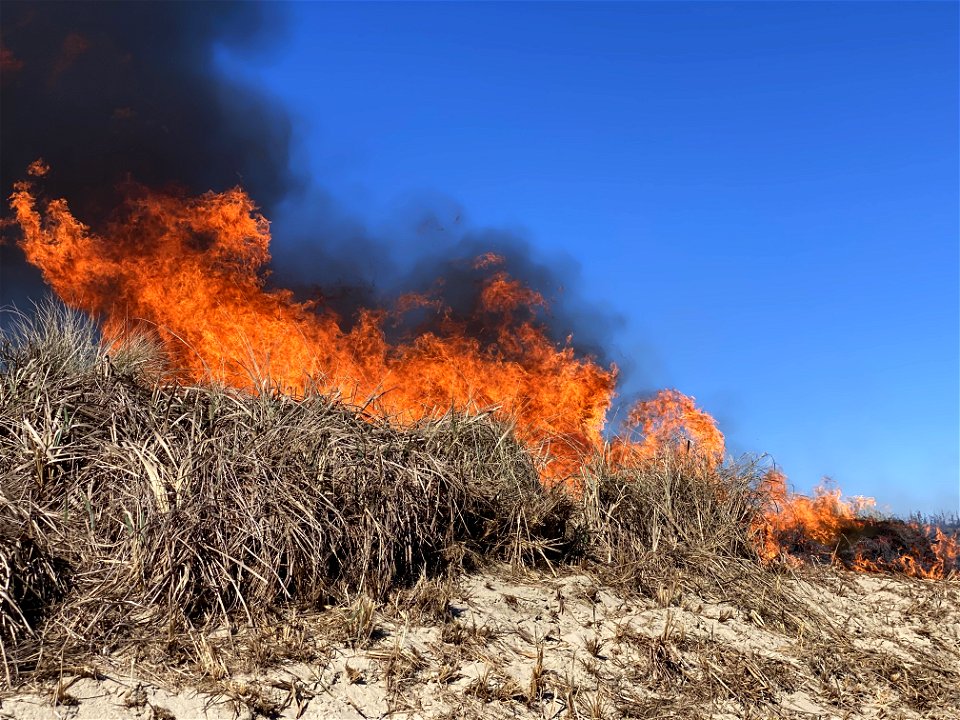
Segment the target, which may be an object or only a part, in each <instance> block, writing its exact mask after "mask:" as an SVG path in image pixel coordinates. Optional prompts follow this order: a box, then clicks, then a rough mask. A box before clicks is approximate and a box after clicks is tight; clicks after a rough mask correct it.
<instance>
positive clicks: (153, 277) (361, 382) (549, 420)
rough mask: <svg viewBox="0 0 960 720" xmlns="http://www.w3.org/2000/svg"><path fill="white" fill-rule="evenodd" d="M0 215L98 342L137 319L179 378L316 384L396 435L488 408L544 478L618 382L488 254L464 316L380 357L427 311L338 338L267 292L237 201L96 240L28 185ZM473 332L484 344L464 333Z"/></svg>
mask: <svg viewBox="0 0 960 720" xmlns="http://www.w3.org/2000/svg"><path fill="white" fill-rule="evenodd" d="M11 202H12V207H13V209H14V211H15V214H16V218H17V221H18V223H19V224H20V226H21V228H22V230H23V240H22V243H21V245H22V248H23V250H24V252H25V254H26V256H27V258H28V260H29V261H30V262H32V263H33V264H35V265H37V266H38V267H39V268H40V269H41V270H42V271H43V275H44V279H45V280H46V281H47V283H48V284H49V285H50V286H51V287H52V288H53V289H54V290H55V291H56V292H57V293H58V294H59V295H60V297H61V298H62V299H63V300H64V301H65V302H67V303H68V304H70V305H73V306H76V307H80V308H83V309H85V310H87V311H89V312H92V313H94V314H97V315H99V316H100V317H101V318H103V320H104V327H105V331H106V332H107V333H111V334H122V333H124V332H126V331H127V330H128V329H129V327H130V324H131V323H141V324H142V323H143V322H144V321H146V322H147V323H149V325H150V326H151V327H152V328H153V329H154V332H155V333H156V334H157V335H158V336H159V337H160V339H161V340H162V341H163V344H164V346H165V347H166V349H167V351H168V353H169V354H170V356H171V359H172V360H173V364H174V365H175V367H177V368H179V369H180V370H181V372H182V373H183V375H184V377H185V378H187V379H191V380H198V379H201V378H204V377H209V376H210V375H212V376H213V377H214V378H217V379H219V380H222V381H224V382H225V383H227V384H230V385H233V386H236V387H241V388H251V387H254V386H256V384H257V382H258V379H259V378H261V377H267V376H269V377H270V378H271V380H272V381H274V382H276V383H278V384H279V385H281V386H282V387H283V388H284V389H286V390H289V391H292V392H301V391H303V390H304V389H305V388H306V387H307V385H308V384H310V383H316V384H317V385H318V386H319V389H321V390H322V391H324V392H332V393H338V394H339V395H340V396H341V397H343V398H344V399H345V400H346V401H348V402H353V403H372V404H373V405H374V406H375V407H376V408H377V409H379V410H380V411H381V412H383V413H385V414H387V415H390V416H393V417H395V418H397V419H398V420H399V421H401V422H402V421H409V420H413V419H416V418H419V417H422V416H425V415H429V414H430V413H432V412H435V411H437V410H441V411H442V410H444V409H447V408H450V407H451V406H453V407H457V408H461V409H466V408H470V407H490V406H496V407H498V408H499V412H500V413H501V414H502V415H503V416H505V417H508V418H511V419H512V420H514V421H515V423H516V427H517V433H518V435H519V436H520V438H521V439H522V440H524V441H525V442H527V443H528V444H529V445H530V446H531V447H532V448H534V449H535V450H537V451H545V452H546V454H547V455H548V456H549V458H550V463H549V465H548V466H547V468H546V470H545V477H547V478H550V479H558V478H567V477H569V476H571V475H572V474H573V473H575V472H576V470H577V469H578V468H579V467H580V466H581V463H582V460H583V457H584V456H585V455H587V454H589V453H591V452H593V451H594V450H595V449H597V448H598V447H599V446H600V445H601V444H602V435H601V433H602V430H603V423H604V419H605V416H606V414H607V411H608V409H609V407H610V404H611V399H612V397H613V394H614V387H615V381H616V368H615V367H610V368H604V367H601V366H600V365H598V364H597V363H596V362H594V361H593V360H591V359H589V358H579V357H577V356H576V354H575V352H574V350H573V348H571V347H556V346H555V345H554V343H553V342H551V341H550V339H549V338H548V337H547V335H546V333H545V331H544V328H543V327H542V326H541V325H540V324H538V322H537V321H536V314H535V312H534V309H535V308H536V307H537V306H539V305H543V304H544V300H543V298H542V297H541V296H540V295H539V294H538V293H536V292H534V291H532V290H530V289H529V288H527V287H525V286H523V285H522V284H521V283H519V282H518V281H516V280H515V279H513V278H511V277H510V276H509V275H508V274H507V273H506V272H505V271H503V270H499V269H497V267H498V266H499V265H500V264H501V260H500V258H498V257H496V256H494V255H486V256H483V257H482V258H480V259H479V260H478V261H477V265H478V267H482V268H489V269H490V275H489V276H488V277H487V278H486V280H485V281H484V282H483V286H482V288H481V289H480V292H479V293H478V297H477V301H476V306H475V307H474V308H473V314H472V316H471V317H469V318H457V317H454V316H453V315H452V314H451V313H449V311H448V310H449V309H448V308H442V307H436V308H435V309H436V310H437V311H438V320H437V322H436V323H435V324H434V326H433V327H432V328H431V329H430V330H428V331H423V332H420V333H418V334H416V335H415V336H414V337H412V338H410V339H408V340H407V341H405V342H400V343H396V344H392V343H390V342H388V340H387V338H386V335H385V332H384V324H385V322H386V321H387V320H388V319H389V318H390V315H391V312H395V313H401V312H403V311H405V310H408V309H410V308H413V307H418V306H424V305H428V306H429V305H431V304H432V303H434V301H433V300H432V299H431V298H427V297H422V296H407V297H405V298H403V301H402V302H401V303H399V304H398V309H397V310H394V311H391V312H387V311H383V310H364V311H362V312H361V313H360V314H359V317H358V319H357V321H356V322H355V323H354V325H353V326H352V328H350V329H349V330H347V329H344V325H343V323H342V322H341V318H340V317H338V316H337V315H336V314H335V313H333V312H331V311H329V310H325V309H322V308H317V307H315V306H313V305H311V304H308V303H299V302H296V301H294V299H293V297H292V295H291V293H289V292H288V291H285V290H267V289H265V287H264V277H265V273H264V268H265V266H266V264H267V263H268V262H269V259H270V253H269V243H270V231H269V223H268V222H267V220H266V219H265V218H264V217H263V216H262V215H260V214H259V213H257V212H256V208H255V206H254V204H253V202H252V201H251V200H250V198H249V197H248V196H247V195H246V194H245V193H244V192H243V191H242V190H240V189H239V188H236V189H234V190H230V191H228V192H225V193H207V194H205V195H202V196H200V197H197V198H191V199H182V198H177V197H172V196H170V195H165V194H161V193H156V192H151V191H148V190H144V189H141V190H139V191H138V192H137V193H136V195H135V196H134V197H132V198H131V199H130V201H129V203H128V207H127V208H126V212H124V214H123V215H122V217H121V218H120V219H118V220H116V221H114V222H113V223H112V224H111V225H110V226H109V227H108V228H107V230H106V232H105V233H103V234H102V235H101V234H97V233H95V232H93V231H92V230H91V229H90V228H89V227H87V226H86V225H84V224H83V223H82V222H80V221H79V220H77V219H76V218H75V217H74V216H73V215H72V213H71V212H70V209H69V207H68V206H67V203H66V201H65V200H62V199H61V200H53V201H51V202H49V203H47V204H46V207H45V208H44V210H43V212H42V213H41V212H40V210H38V209H37V202H36V199H35V197H34V195H33V193H32V190H31V187H30V186H29V185H28V184H26V183H21V184H19V185H18V186H17V187H16V191H15V193H14V194H13V196H12V198H11ZM478 323H479V324H480V325H482V326H483V327H484V328H485V329H486V330H488V332H486V333H485V336H486V341H485V342H481V341H480V340H478V339H477V338H476V337H475V336H471V335H469V334H467V332H466V331H465V328H466V326H467V325H468V324H473V325H477V324H478Z"/></svg>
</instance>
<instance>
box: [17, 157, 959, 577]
mask: <svg viewBox="0 0 960 720" xmlns="http://www.w3.org/2000/svg"><path fill="white" fill-rule="evenodd" d="M49 170H50V168H49V167H48V166H47V165H46V164H45V163H43V162H42V161H39V160H38V161H37V162H35V163H33V164H31V166H30V168H29V169H28V174H29V175H31V176H33V177H34V178H43V177H45V176H46V175H47V173H48V172H49ZM11 207H12V208H13V210H14V213H15V217H16V221H17V223H18V224H19V226H20V228H21V230H22V235H23V236H22V239H21V247H22V248H23V251H24V253H25V255H26V257H27V259H28V260H29V261H30V262H31V263H33V264H34V265H36V266H37V267H39V268H40V269H41V270H42V272H43V276H44V278H45V280H46V282H47V283H48V284H49V285H50V286H51V287H52V288H53V289H54V290H55V291H56V292H57V293H58V294H59V296H60V297H61V298H62V299H63V300H64V301H65V302H66V303H68V304H69V305H72V306H74V307H77V308H80V309H82V310H84V311H86V312H88V313H91V314H92V315H95V316H98V317H99V318H100V319H101V321H102V324H103V328H104V332H105V334H106V335H107V336H110V337H120V338H122V337H124V336H125V335H126V334H127V333H130V332H131V331H143V330H146V331H148V332H150V333H151V334H153V335H154V336H155V337H157V338H158V339H159V340H160V341H161V343H162V344H163V347H164V348H165V350H166V352H167V354H168V357H169V359H170V360H171V364H172V366H173V368H175V371H176V372H177V373H179V377H178V379H179V380H181V381H185V382H201V381H205V380H215V381H219V382H223V383H225V384H227V385H231V386H234V387H237V388H242V389H247V390H261V389H263V388H264V383H265V382H269V383H271V386H270V387H275V388H279V389H281V390H283V391H286V392H291V393H294V394H298V393H304V392H306V391H308V390H310V389H314V388H315V389H317V390H319V391H321V392H324V393H335V394H337V395H339V396H340V397H341V398H342V399H343V400H344V401H346V402H348V403H352V404H358V405H365V406H366V407H368V408H369V409H371V410H372V411H375V412H377V413H380V414H383V415H386V416H389V417H391V418H392V419H394V420H395V421H397V422H401V423H405V422H413V421H416V420H418V419H420V418H424V417H428V416H431V415H434V414H437V413H441V412H444V411H446V410H448V409H450V408H451V407H452V408H456V409H460V410H486V409H489V408H493V409H494V410H495V412H496V413H498V414H499V415H500V416H501V417H503V418H505V419H507V420H509V421H511V422H513V423H514V425H515V427H516V433H517V435H518V436H519V438H520V439H521V440H522V441H523V442H524V443H526V444H527V445H528V447H529V448H530V449H531V451H532V452H533V453H534V454H535V455H536V456H538V457H540V458H542V459H543V465H542V476H543V479H544V481H545V482H547V483H549V484H554V483H558V482H562V483H565V484H566V485H567V487H569V488H570V489H572V490H574V491H576V490H577V489H578V487H579V480H578V478H579V476H580V470H581V469H582V467H583V464H584V462H585V461H587V460H588V459H589V458H591V457H593V456H596V455H597V454H598V453H602V452H605V455H606V457H608V458H610V460H611V461H612V462H613V463H614V464H615V465H617V466H620V467H636V466H638V465H642V464H643V463H645V462H648V461H650V460H651V459H652V458H654V457H655V456H656V455H657V454H658V453H659V452H661V451H662V450H664V449H665V448H672V449H674V451H676V452H682V453H687V454H690V455H692V456H694V457H696V458H697V459H698V460H700V461H705V462H707V463H708V464H709V465H712V466H717V465H719V464H720V463H722V462H723V460H724V456H725V442H724V436H723V434H722V433H721V432H720V430H719V429H718V427H717V423H716V421H715V420H714V418H713V417H711V416H710V415H709V414H707V413H706V412H705V411H703V410H702V409H700V408H698V407H697V406H696V405H695V402H694V399H693V398H691V397H688V396H686V395H683V394H682V393H680V392H678V391H676V390H663V391H661V392H659V393H658V394H657V395H656V396H655V397H653V398H651V399H647V400H643V401H640V402H639V403H637V405H636V406H634V408H633V409H632V410H631V411H630V412H629V414H628V417H627V421H626V423H625V424H624V427H623V428H622V429H621V431H620V433H619V434H618V435H617V436H616V437H615V438H614V439H613V440H612V441H611V443H610V444H609V448H607V449H606V451H605V437H604V424H605V421H606V417H607V414H608V412H609V410H610V407H611V404H612V401H613V398H614V395H615V391H616V380H617V370H616V367H614V366H610V367H603V366H601V365H600V364H598V363H597V362H596V361H595V360H593V359H592V358H589V357H581V356H578V355H577V353H576V352H575V350H574V349H573V348H572V347H571V346H570V345H569V342H568V344H566V345H562V346H560V345H557V344H556V343H555V342H553V341H552V340H551V339H550V338H549V337H548V335H547V333H546V330H545V328H544V326H543V325H542V324H541V323H540V322H539V321H538V314H537V313H538V311H539V310H541V309H543V308H544V307H545V305H546V301H545V299H544V298H543V296H542V295H540V294H539V293H538V292H536V291H535V290H533V289H531V288H528V287H526V286H525V285H524V284H523V283H521V282H519V281H518V280H516V279H514V278H512V277H511V276H510V274H509V273H508V272H507V270H506V269H505V268H504V261H503V259H502V258H500V257H499V256H497V255H495V254H492V253H489V254H486V255H482V256H480V257H478V258H476V259H475V260H474V264H473V267H474V269H475V270H477V271H481V272H482V273H484V274H483V279H482V281H481V282H480V285H479V287H478V288H476V293H475V296H474V304H473V307H472V309H471V310H470V311H469V313H468V314H466V315H463V314H462V313H461V314H456V313H454V312H453V311H452V309H451V308H450V307H449V306H447V305H446V304H445V303H444V301H443V299H442V298H441V297H439V296H433V295H430V294H408V295H405V296H403V297H401V298H400V299H399V300H398V301H397V302H396V303H395V305H394V306H393V307H392V308H389V309H382V308H377V309H366V310H361V311H360V312H359V314H358V316H357V317H356V318H354V319H353V320H354V322H353V323H352V325H349V326H348V325H347V324H346V323H345V322H344V318H341V317H340V316H338V315H337V314H336V313H335V312H333V311H332V310H330V309H329V308H326V307H323V306H321V305H318V304H316V303H303V302H297V301H295V299H294V298H293V296H292V294H291V293H290V292H289V291H286V290H271V289H267V288H266V286H265V279H266V275H267V271H266V268H267V265H268V263H269V261H270V251H269V245H270V240H271V237H270V227H269V222H268V221H267V219H266V218H265V217H263V215H261V214H260V213H259V212H258V211H257V208H256V207H255V205H254V203H253V201H252V200H251V198H250V197H249V196H248V195H247V194H246V193H245V192H244V191H243V190H241V189H240V188H235V189H233V190H230V191H227V192H224V193H213V192H209V193H206V194H204V195H201V196H199V197H192V198H183V197H177V196H174V195H170V194H164V193H159V192H155V191H151V190H148V189H146V188H141V187H138V188H134V189H133V190H131V191H130V194H129V196H128V198H127V202H126V204H125V206H124V207H123V208H122V209H121V211H120V212H118V213H116V214H115V216H114V219H113V221H111V222H110V223H109V224H108V225H107V227H106V228H105V229H104V230H103V231H101V232H97V231H94V230H93V229H91V228H90V227H88V226H86V225H85V224H83V223H82V222H81V221H80V220H78V219H77V218H76V217H75V216H74V215H73V214H72V213H71V211H70V209H69V207H68V205H67V201H66V200H64V199H56V200H51V201H49V202H45V203H40V202H38V200H37V196H36V194H35V191H34V188H33V185H32V181H30V182H21V183H19V184H17V186H16V189H15V192H14V194H13V195H12V197H11ZM413 311H426V312H427V313H428V314H430V315H432V318H431V319H430V320H429V321H428V322H427V323H426V324H424V325H423V326H422V327H420V328H419V329H418V330H416V331H414V332H412V333H409V334H408V337H405V338H403V339H401V340H398V341H391V340H390V339H388V333H387V332H386V328H387V327H389V326H390V325H391V323H395V322H397V321H398V320H399V319H401V318H402V317H403V316H404V315H405V314H407V313H410V312H413ZM760 490H761V493H762V497H763V498H765V503H766V508H765V511H764V514H763V516H762V518H761V519H760V520H759V521H758V522H757V526H756V527H755V528H754V530H755V532H756V537H757V542H758V547H759V549H760V554H761V557H762V559H763V560H764V561H766V562H771V561H774V560H778V559H781V560H786V561H787V562H799V558H801V557H803V558H805V557H811V556H822V557H825V558H826V559H828V560H830V561H833V562H837V563H838V564H841V565H844V566H845V567H848V568H851V569H855V570H861V571H899V572H904V573H906V574H909V575H913V576H917V577H942V576H944V574H945V573H946V572H947V571H948V570H947V569H948V568H951V567H954V566H955V565H956V562H957V559H958V555H960V547H958V542H957V538H956V537H955V536H948V535H946V534H944V533H943V532H942V531H941V530H940V529H937V528H931V527H925V526H921V525H920V524H918V523H905V522H902V521H882V520H878V519H874V518H872V517H871V515H870V511H871V509H872V508H873V505H874V502H873V500H871V499H868V498H848V499H844V498H843V497H842V495H841V493H840V491H839V490H829V489H825V488H820V489H818V490H817V491H816V492H815V493H814V495H813V497H807V496H804V495H797V494H793V493H791V492H790V491H789V490H788V489H787V483H786V476H785V475H783V473H781V472H780V471H778V470H772V471H770V472H769V473H767V475H766V477H765V478H764V481H763V482H762V483H761V487H760Z"/></svg>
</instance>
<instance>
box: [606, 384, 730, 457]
mask: <svg viewBox="0 0 960 720" xmlns="http://www.w3.org/2000/svg"><path fill="white" fill-rule="evenodd" d="M694 403H695V398H692V397H689V396H687V395H684V394H683V393H681V392H679V391H677V390H661V391H660V392H659V393H657V395H656V396H655V397H653V398H651V399H649V400H641V401H640V402H638V403H637V404H636V405H634V407H633V408H632V409H631V410H630V412H629V413H628V415H627V421H626V423H624V428H623V432H621V434H620V435H619V436H618V437H617V438H616V439H615V441H614V442H613V445H612V447H611V455H612V458H613V462H614V463H616V464H618V465H636V464H642V463H644V462H647V461H649V460H651V459H652V458H653V457H654V456H655V455H656V454H657V453H658V452H660V450H661V449H662V448H664V447H675V448H680V449H681V450H685V451H688V452H690V453H692V454H693V455H695V456H696V457H698V458H701V459H704V460H706V461H707V462H708V463H709V464H711V465H714V466H716V465H719V464H720V463H721V462H722V461H723V456H724V452H725V443H724V438H723V433H721V432H720V430H719V428H718V427H717V421H716V420H714V419H713V417H712V416H710V415H709V414H707V413H706V412H704V411H703V410H701V409H700V408H698V407H697V406H696V405H695V404H694Z"/></svg>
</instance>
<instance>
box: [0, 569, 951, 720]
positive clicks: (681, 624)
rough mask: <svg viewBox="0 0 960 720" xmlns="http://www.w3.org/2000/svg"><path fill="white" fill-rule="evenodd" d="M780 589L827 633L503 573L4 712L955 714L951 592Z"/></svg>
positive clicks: (122, 663) (736, 612)
mask: <svg viewBox="0 0 960 720" xmlns="http://www.w3.org/2000/svg"><path fill="white" fill-rule="evenodd" d="M791 582H792V583H793V586H794V587H795V589H797V590H798V591H799V592H800V593H801V594H802V595H803V597H804V598H805V599H806V601H807V602H809V603H811V607H812V608H814V609H818V610H821V611H822V612H823V613H824V616H825V617H827V618H829V624H830V626H831V628H832V629H831V630H830V631H829V632H827V631H826V630H825V628H824V627H818V626H814V625H811V624H801V626H800V627H799V628H794V629H793V630H792V631H787V630H784V629H779V630H778V629H776V628H774V627H772V624H771V623H769V622H766V621H764V620H763V618H762V617H761V614H760V613H757V612H754V611H747V610H744V609H743V608H742V607H741V608H739V609H738V608H737V607H735V606H734V604H729V603H711V602H707V601H705V600H703V599H701V598H698V597H691V596H686V597H682V598H677V597H675V596H664V597H660V598H658V599H650V598H640V597H629V596H627V595H625V594H620V593H617V592H613V591H612V590H610V589H609V588H604V587H602V586H598V585H597V584H596V583H595V580H592V579H591V578H590V577H587V576H584V575H565V576H559V577H554V576H551V575H533V574H525V575H523V576H511V575H510V574H508V573H506V572H504V573H495V574H486V575H478V576H470V577H467V578H464V579H462V580H460V581H459V582H458V584H457V585H456V586H453V587H449V586H447V590H446V591H444V592H447V593H449V594H448V595H447V596H446V600H445V601H441V602H439V603H437V604H436V607H435V610H434V611H433V612H430V611H426V612H425V611H423V608H424V607H429V606H430V603H429V602H424V603H421V604H420V606H418V607H419V610H417V611H414V610H412V609H409V608H408V609H406V610H405V609H403V608H397V607H395V608H393V609H390V608H385V607H381V608H378V609H376V611H375V612H369V613H368V612H365V611H364V610H365V608H364V606H362V605H358V606H357V608H354V609H352V610H350V611H349V612H347V613H346V614H345V613H344V611H341V610H336V609H333V610H330V611H328V612H327V613H326V615H329V614H331V613H333V614H337V613H339V615H337V617H338V618H340V619H341V621H342V622H341V629H342V627H343V625H344V623H345V624H346V626H347V627H348V630H349V632H348V633H347V634H346V635H343V634H342V632H341V635H340V636H339V639H338V640H334V639H332V636H331V635H330V634H329V632H328V630H329V627H330V623H329V618H323V617H321V616H322V615H324V614H321V616H318V618H319V619H318V625H317V627H318V629H317V632H316V637H317V645H318V647H320V648H321V650H320V651H319V652H318V653H317V655H318V657H316V658H314V659H313V660H311V661H310V662H296V663H287V664H283V665H281V666H279V667H274V668H273V669H270V670H267V671H262V672H260V673H257V674H256V675H251V674H243V673H240V672H235V671H232V670H230V669H229V668H228V667H227V663H225V662H224V661H223V660H222V659H218V657H217V655H216V651H215V649H211V651H210V657H209V663H208V667H207V674H206V676H205V677H197V676H196V675H195V674H194V675H189V674H188V673H187V672H186V671H182V672H181V673H179V674H178V673H177V672H176V671H173V672H167V673H164V674H162V676H154V675H150V674H149V673H146V672H145V671H144V670H143V669H142V668H140V667H137V666H133V667H131V666H130V664H129V662H128V661H127V660H125V659H124V658H123V657H116V656H109V657H103V658H100V659H98V661H97V663H96V664H95V665H91V666H89V667H86V668H82V669H78V668H72V669H68V670H65V672H64V675H63V677H62V678H60V679H58V680H53V681H49V682H46V683H34V684H31V685H21V686H19V687H15V688H13V689H8V690H7V691H6V692H5V693H4V694H3V696H2V703H0V717H3V718H20V719H22V720H41V719H42V720H48V719H49V720H53V719H54V718H58V719H59V718H63V719H70V720H84V719H90V720H93V719H95V718H96V719H98V720H114V719H116V720H133V719H135V718H136V719H137V720H151V719H157V720H169V719H170V718H176V719H177V720H190V719H193V718H196V719H198V720H199V719H200V718H204V719H210V720H214V719H217V720H219V719H224V720H236V719H237V718H254V717H278V718H303V719H304V720H309V719H315V720H320V719H321V718H323V719H329V718H381V717H395V718H439V717H449V718H457V717H491V718H500V717H502V718H507V717H510V718H515V717H516V718H564V717H572V718H619V717H638V718H670V717H683V718H688V717H689V718H701V717H702V718H730V719H731V720H732V719H734V718H806V719H811V718H844V719H847V718H849V719H854V718H931V719H934V718H942V719H944V720H946V719H948V718H949V719H951V720H956V719H957V718H960V582H956V581H954V582H939V583H934V582H929V581H913V580H904V579H893V578H888V577H880V576H865V575H860V576H855V575H851V574H846V573H832V572H831V573H828V574H825V575H824V577H823V578H821V579H819V580H818V581H816V582H815V583H812V582H800V581H791ZM438 587H439V586H434V590H435V591H437V592H439V593H440V594H442V592H441V590H439V589H438ZM668 595H669V594H668ZM446 601H449V604H447V603H446ZM366 610H367V611H372V610H373V607H372V605H370V606H369V607H367V608H366ZM321 625H322V626H323V628H324V629H321Z"/></svg>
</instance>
